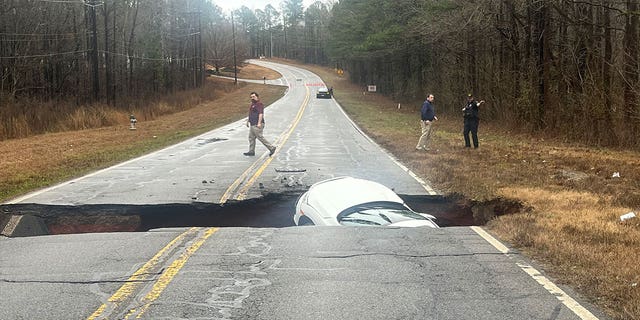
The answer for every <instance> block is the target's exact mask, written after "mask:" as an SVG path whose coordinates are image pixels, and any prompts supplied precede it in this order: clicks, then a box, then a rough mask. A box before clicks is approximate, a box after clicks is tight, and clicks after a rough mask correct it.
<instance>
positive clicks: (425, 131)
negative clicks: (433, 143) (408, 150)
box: [416, 120, 433, 150]
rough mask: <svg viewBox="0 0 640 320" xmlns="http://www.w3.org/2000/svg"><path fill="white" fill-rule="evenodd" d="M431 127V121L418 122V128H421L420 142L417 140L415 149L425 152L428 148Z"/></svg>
mask: <svg viewBox="0 0 640 320" xmlns="http://www.w3.org/2000/svg"><path fill="white" fill-rule="evenodd" d="M432 125H433V121H422V120H420V127H421V128H422V135H421V136H420V140H418V145H417V146H416V149H423V150H426V149H427V148H428V146H429V140H430V138H431V132H432V131H433V130H431V127H432Z"/></svg>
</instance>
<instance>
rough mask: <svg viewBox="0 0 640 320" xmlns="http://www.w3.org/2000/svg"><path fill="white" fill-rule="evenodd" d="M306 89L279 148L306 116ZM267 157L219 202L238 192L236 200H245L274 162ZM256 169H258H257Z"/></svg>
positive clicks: (228, 190) (241, 176) (254, 166)
mask: <svg viewBox="0 0 640 320" xmlns="http://www.w3.org/2000/svg"><path fill="white" fill-rule="evenodd" d="M305 89H306V95H305V97H304V101H303V102H302V105H301V106H300V108H299V109H298V113H297V114H296V117H295V118H294V119H293V121H292V122H291V125H289V128H288V129H287V130H285V131H284V132H283V133H282V134H281V135H280V136H279V137H278V139H277V140H276V144H277V145H278V146H282V145H283V144H284V143H285V142H287V140H289V137H290V136H291V134H292V133H293V130H295V128H296V127H297V126H298V123H299V122H300V119H302V115H303V114H304V111H305V109H306V108H307V105H308V104H309V96H310V94H309V87H307V86H305ZM276 152H277V151H276ZM265 157H266V156H265V155H262V156H261V157H260V158H259V159H258V160H256V161H255V162H254V163H253V164H251V166H249V168H247V170H245V171H244V172H243V173H242V174H241V175H240V176H239V177H238V179H236V180H235V181H234V182H233V183H232V184H231V186H229V188H228V189H227V191H225V193H224V194H223V195H222V198H220V201H219V203H220V204H223V203H226V202H227V200H229V198H231V197H232V195H233V194H234V193H236V191H237V193H236V198H235V199H236V200H244V199H245V197H246V196H247V191H248V190H249V188H251V186H252V185H253V184H254V183H255V182H256V180H257V179H258V177H260V175H262V172H263V171H264V170H265V169H266V168H267V167H268V166H269V164H270V163H271V161H273V157H267V159H266V160H264V158H265ZM263 161H264V162H263ZM260 164H262V165H260ZM256 167H257V169H256ZM252 172H253V175H252V176H251V177H250V178H249V179H248V180H247V177H248V176H249V175H250V174H251V173H252ZM245 180H246V182H245V183H244V185H242V187H240V185H241V184H242V183H243V181H245Z"/></svg>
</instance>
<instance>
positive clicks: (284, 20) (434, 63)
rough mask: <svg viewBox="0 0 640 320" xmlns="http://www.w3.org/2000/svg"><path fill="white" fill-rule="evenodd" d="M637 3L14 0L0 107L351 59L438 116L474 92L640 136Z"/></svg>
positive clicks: (7, 23)
mask: <svg viewBox="0 0 640 320" xmlns="http://www.w3.org/2000/svg"><path fill="white" fill-rule="evenodd" d="M639 1H640V0H622V1H610V0H487V1H463V0H340V1H335V0H331V1H327V0H325V1H317V2H315V3H313V4H312V5H310V6H309V7H307V8H304V7H303V3H302V0H282V1H281V2H280V3H279V5H277V7H276V6H273V5H267V6H266V7H265V8H263V9H256V10H251V9H249V8H247V7H240V8H238V9H236V10H233V11H232V12H223V11H222V9H220V8H219V7H218V6H216V5H215V2H211V1H209V0H166V1H155V0H67V1H47V0H6V1H2V2H0V102H2V104H1V105H0V116H1V117H2V120H3V121H5V119H9V118H11V116H12V115H14V114H15V113H19V112H25V111H24V109H25V108H22V109H20V110H10V108H8V107H7V106H9V105H11V102H12V101H17V100H20V99H22V100H24V99H27V100H29V101H60V100H64V101H73V102H74V103H75V104H76V105H78V106H81V105H86V104H91V103H106V104H108V105H111V106H114V107H116V108H127V106H128V102H129V101H131V100H132V99H140V98H144V97H149V96H156V95H157V94H171V93H173V92H177V91H184V90H189V89H192V88H197V87H200V86H202V84H203V80H204V77H205V75H206V73H207V72H223V71H224V70H226V71H229V70H232V69H233V68H234V67H235V65H237V64H240V63H241V62H242V61H244V60H245V59H247V58H257V57H282V58H288V59H295V60H298V61H301V62H305V63H314V64H321V65H330V66H334V67H337V68H338V67H339V68H342V69H345V70H346V71H347V74H348V75H349V77H350V78H351V80H352V81H354V82H356V83H359V84H362V85H363V87H364V86H365V85H368V84H375V85H376V86H377V89H378V91H379V93H381V94H385V95H389V96H391V97H393V98H394V99H396V100H398V101H405V102H409V101H411V102H414V103H416V102H417V101H419V100H421V99H423V98H424V97H425V96H426V94H427V93H428V92H432V93H434V94H436V97H437V98H436V100H437V101H436V104H437V107H438V109H439V110H440V112H447V113H450V114H457V112H459V109H460V104H461V103H462V101H463V100H464V96H466V94H467V93H474V94H475V95H476V96H478V97H481V98H483V99H485V100H487V104H485V105H484V108H483V111H482V117H483V119H486V120H490V121H495V122H500V123H503V124H504V126H505V127H513V128H526V129H528V130H531V131H541V132H548V133H550V134H551V133H552V134H553V135H556V136H560V137H565V138H568V139H573V140H578V141H582V142H585V143H589V144H594V145H606V146H624V147H639V146H640V142H638V141H637V140H638V139H635V136H636V135H637V134H636V133H635V132H636V130H637V129H638V128H639V127H640V106H639V104H640V101H639V99H638V95H639V94H640V85H639V82H640V71H639V70H640V63H639V62H638V60H639V59H640V53H639V48H638V43H639V40H640V30H639V29H640V25H639V21H638V19H639V17H640V11H639V10H638V7H639V4H638V2H639ZM0 125H2V121H0ZM4 127H5V130H4V132H5V133H4V134H3V135H0V136H1V138H7V137H12V135H11V132H10V131H11V130H6V128H7V127H10V125H8V124H6V122H5V125H4ZM7 132H9V133H7ZM14 136H15V135H14Z"/></svg>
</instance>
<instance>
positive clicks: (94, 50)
mask: <svg viewBox="0 0 640 320" xmlns="http://www.w3.org/2000/svg"><path fill="white" fill-rule="evenodd" d="M89 8H90V10H91V11H90V13H89V14H90V17H91V60H92V61H91V65H92V73H93V100H94V101H97V100H98V95H99V92H100V70H99V69H98V66H99V63H98V27H97V21H96V20H97V19H96V0H91V2H90V3H89Z"/></svg>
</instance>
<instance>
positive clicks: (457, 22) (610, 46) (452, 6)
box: [329, 0, 640, 148]
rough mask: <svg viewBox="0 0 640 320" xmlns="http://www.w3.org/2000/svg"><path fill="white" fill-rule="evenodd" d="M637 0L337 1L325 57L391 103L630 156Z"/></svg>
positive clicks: (637, 120)
mask: <svg viewBox="0 0 640 320" xmlns="http://www.w3.org/2000/svg"><path fill="white" fill-rule="evenodd" d="M639 17H640V12H639V11H638V1H637V0H624V1H610V0H555V1H553V0H487V1H462V0H345V1H340V2H339V3H337V4H336V5H335V6H334V7H333V10H332V17H331V22H330V24H329V26H330V28H329V30H330V32H331V42H330V44H329V50H330V57H331V58H332V59H335V60H336V61H342V63H344V64H345V68H346V69H347V70H348V71H349V72H350V75H351V77H352V80H353V81H356V82H358V83H360V84H363V85H365V84H376V85H377V88H378V90H379V91H381V92H383V93H384V94H388V95H391V96H393V97H395V98H397V99H399V100H402V99H407V98H421V97H425V95H426V94H427V91H429V92H433V93H435V94H436V96H437V97H438V98H437V100H438V101H439V102H440V103H439V104H438V103H437V105H438V106H439V108H440V110H445V111H448V112H449V113H454V114H455V112H458V111H459V110H460V105H461V104H462V103H463V102H462V101H463V99H464V96H465V95H466V93H475V94H476V96H480V97H482V98H483V99H485V100H487V101H488V104H487V105H485V107H484V108H483V111H482V117H483V118H484V119H491V121H495V122H500V123H503V124H504V125H505V126H509V127H514V128H528V129H529V130H531V131H546V132H550V133H553V135H555V136H560V137H566V138H569V139H573V140H577V141H581V142H585V143H589V144H592V145H593V144H595V145H607V146H625V147H636V148H637V147H640V142H639V139H637V136H638V134H637V130H638V128H639V127H640V105H639V101H638V95H639V93H640V91H639V89H640V86H639V63H638V59H639V58H640V56H639V52H638V42H639V40H640V38H639V30H638V29H639V25H638V18H639Z"/></svg>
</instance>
